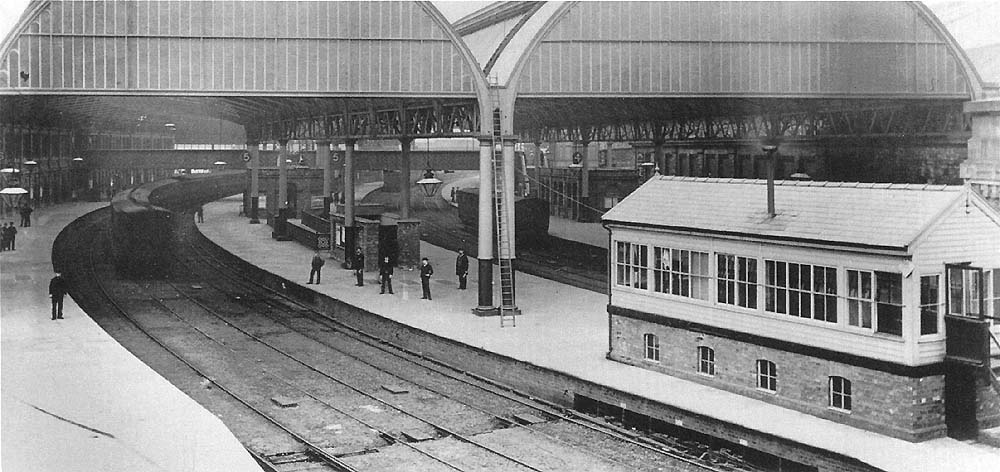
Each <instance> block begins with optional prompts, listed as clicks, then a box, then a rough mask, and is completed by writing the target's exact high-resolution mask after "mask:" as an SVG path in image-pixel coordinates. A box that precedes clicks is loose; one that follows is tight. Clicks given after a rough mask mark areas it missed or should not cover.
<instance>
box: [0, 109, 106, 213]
mask: <svg viewBox="0 0 1000 472" xmlns="http://www.w3.org/2000/svg"><path fill="white" fill-rule="evenodd" d="M79 141H80V136H79V135H78V134H76V133H74V132H73V131H72V130H69V129H61V128H33V127H22V126H17V125H13V124H0V168H2V169H3V170H4V171H3V172H0V180H2V181H0V186H2V187H21V188H24V189H25V190H27V191H28V194H27V195H25V196H24V197H21V198H20V199H18V200H17V201H14V200H11V199H7V198H5V199H3V201H0V208H2V209H3V211H4V212H5V213H6V212H9V211H11V207H18V206H22V205H30V206H38V205H46V204H54V203H60V202H63V201H67V200H70V199H72V198H75V197H77V194H78V191H79V190H80V189H81V188H83V187H84V186H85V185H86V182H87V175H86V168H85V167H84V165H83V163H81V162H80V161H74V160H73V158H74V157H77V154H76V151H77V149H78V143H79ZM30 162H34V164H30Z"/></svg>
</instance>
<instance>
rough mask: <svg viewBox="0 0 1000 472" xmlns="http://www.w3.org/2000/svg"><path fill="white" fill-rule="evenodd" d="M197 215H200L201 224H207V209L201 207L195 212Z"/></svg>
mask: <svg viewBox="0 0 1000 472" xmlns="http://www.w3.org/2000/svg"><path fill="white" fill-rule="evenodd" d="M195 214H197V215H198V222H199V223H204V222H205V207H202V206H199V207H198V209H197V210H195Z"/></svg>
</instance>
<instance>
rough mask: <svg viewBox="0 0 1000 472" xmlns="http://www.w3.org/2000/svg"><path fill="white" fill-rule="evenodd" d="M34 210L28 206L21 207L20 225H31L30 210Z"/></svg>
mask: <svg viewBox="0 0 1000 472" xmlns="http://www.w3.org/2000/svg"><path fill="white" fill-rule="evenodd" d="M32 211H34V210H32V209H31V207H30V206H28V205H25V206H23V207H21V227H22V228H27V227H29V226H31V212H32Z"/></svg>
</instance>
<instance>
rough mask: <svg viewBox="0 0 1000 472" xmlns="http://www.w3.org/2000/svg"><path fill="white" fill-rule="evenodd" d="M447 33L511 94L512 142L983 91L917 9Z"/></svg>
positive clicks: (921, 101) (737, 6) (592, 19)
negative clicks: (559, 133) (555, 133)
mask: <svg viewBox="0 0 1000 472" xmlns="http://www.w3.org/2000/svg"><path fill="white" fill-rule="evenodd" d="M454 27H455V29H456V30H457V31H458V32H459V34H461V35H462V37H463V39H464V40H465V41H466V42H467V43H468V44H469V48H470V50H471V51H472V52H473V54H475V56H476V59H477V60H478V61H479V64H480V66H481V67H482V68H483V70H484V72H485V74H486V76H487V79H488V81H489V82H490V83H491V84H496V85H499V86H502V87H507V88H510V89H512V90H513V91H514V93H515V94H516V106H515V108H514V111H515V116H514V128H515V130H516V131H517V132H518V133H519V134H531V133H533V132H537V131H538V130H544V129H564V130H565V129H568V128H569V129H572V128H573V127H577V128H579V127H588V126H589V127H601V126H621V125H629V124H632V125H635V126H645V127H648V128H656V127H657V126H659V127H661V129H660V132H665V131H667V132H669V130H664V129H662V128H663V127H664V126H666V127H669V126H681V127H683V126H690V121H691V120H700V119H702V118H712V119H714V120H719V119H727V120H739V118H734V117H739V116H762V115H768V114H772V115H787V114H796V113H797V114H803V113H827V112H831V111H844V110H847V111H855V110H859V109H864V110H891V109H900V110H912V109H913V108H922V109H926V108H928V107H938V106H944V107H948V108H949V109H952V110H959V113H960V105H959V104H960V103H961V102H964V101H968V100H971V99H975V98H977V97H979V96H981V95H982V85H981V80H980V79H979V77H978V75H977V74H976V71H975V70H974V68H973V67H972V65H971V63H970V62H969V60H968V58H967V57H966V56H965V53H964V52H963V51H962V50H961V48H959V47H958V46H957V44H956V43H955V41H954V40H953V39H952V37H951V36H950V35H949V33H948V32H947V31H946V30H945V28H944V27H943V26H942V25H941V23H940V21H938V19H937V18H936V17H935V16H934V15H933V13H931V12H930V10H928V9H927V8H926V7H925V6H923V5H922V4H921V3H919V2H518V3H500V4H495V5H491V6H490V7H487V8H485V9H483V10H481V11H479V12H476V13H474V14H472V15H469V16H467V17H465V18H463V19H461V20H459V21H458V22H456V23H455V25H454ZM906 114H907V113H900V116H899V117H898V119H905V116H904V115H906ZM909 114H911V115H912V113H909ZM854 115H856V113H854ZM883 115H887V113H883ZM868 118H871V117H870V116H868ZM709 126H711V124H710V125H709ZM633 132H635V130H633ZM640 134H641V133H640ZM636 137H641V136H636Z"/></svg>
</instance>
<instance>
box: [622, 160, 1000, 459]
mask: <svg viewBox="0 0 1000 472" xmlns="http://www.w3.org/2000/svg"><path fill="white" fill-rule="evenodd" d="M766 193H767V185H766V184H765V182H764V181H759V180H740V179H692V178H679V177H654V178H653V179H651V180H650V181H648V182H647V183H646V184H644V185H643V186H642V187H640V188H639V189H638V190H636V192H635V193H633V194H632V195H630V196H629V197H627V198H626V199H625V200H623V201H622V202H621V203H620V204H619V205H618V206H616V207H615V208H614V209H612V210H611V211H609V212H608V213H606V214H605V215H604V217H603V222H604V225H605V226H606V227H607V228H608V229H609V231H610V233H611V254H610V258H611V261H610V262H611V267H610V275H609V276H610V279H611V280H610V286H611V290H610V295H609V304H608V312H609V317H610V327H611V331H610V339H609V344H610V350H609V354H608V357H609V358H610V359H612V360H615V361H619V362H624V363H628V364H633V365H637V366H640V367H643V368H646V369H651V370H655V371H660V372H663V373H667V374H670V375H674V376H679V377H683V378H687V379H690V380H693V381H696V382H699V383H704V384H708V385H712V386H715V387H718V388H721V389H725V390H729V391H734V392H737V393H740V394H743V395H747V396H750V397H754V398H757V399H760V400H763V401H766V402H770V403H775V404H778V405H782V406H785V407H788V408H792V409H796V410H800V411H803V412H806V413H810V414H813V415H816V416H820V417H823V418H828V419H831V420H833V421H837V422H842V423H847V424H850V425H854V426H857V427H861V428H866V429H870V430H874V431H877V432H880V433H883V434H888V435H891V436H895V437H900V438H903V439H907V440H923V439H928V438H933V437H938V436H943V435H945V434H946V433H947V434H950V435H953V436H958V437H968V436H973V435H975V434H976V432H977V431H976V428H977V427H980V428H985V427H990V426H995V425H997V424H1000V384H998V383H997V382H996V376H995V373H993V372H992V371H991V370H990V368H989V364H990V354H989V352H990V340H989V336H990V331H989V330H991V329H992V330H993V331H994V332H996V331H997V329H998V328H1000V326H997V325H996V324H995V323H996V318H992V320H991V318H989V317H990V316H993V317H995V316H997V315H1000V213H998V212H997V211H996V209H994V208H993V207H991V206H990V205H989V204H987V203H986V202H985V201H984V200H983V199H982V198H981V197H980V196H978V195H977V194H976V193H974V192H972V191H970V190H969V189H968V188H964V187H958V186H943V185H890V184H857V183H831V182H778V183H777V184H776V185H775V192H774V195H775V196H774V200H775V204H774V206H775V207H776V210H775V212H774V214H773V215H772V214H770V213H769V211H768V210H767V208H768V206H767V205H766V203H765V202H766V197H765V195H766ZM995 347H996V346H995ZM994 350H996V349H994ZM991 382H992V384H993V385H992V386H991Z"/></svg>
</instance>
